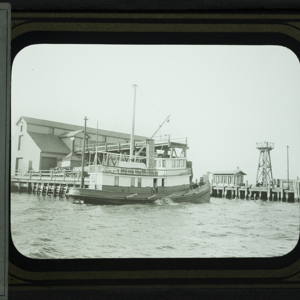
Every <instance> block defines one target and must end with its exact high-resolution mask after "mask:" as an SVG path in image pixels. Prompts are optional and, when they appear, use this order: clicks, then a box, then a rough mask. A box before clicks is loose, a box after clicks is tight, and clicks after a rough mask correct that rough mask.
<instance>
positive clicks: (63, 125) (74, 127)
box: [16, 116, 148, 141]
mask: <svg viewBox="0 0 300 300" xmlns="http://www.w3.org/2000/svg"><path fill="white" fill-rule="evenodd" d="M22 118H23V119H24V121H25V122H26V123H27V124H32V125H40V126H47V127H54V128H61V129H65V130H68V131H77V130H82V129H83V126H79V125H72V124H66V123H60V122H54V121H49V120H42V119H36V118H30V117H24V116H23V117H20V119H19V120H18V122H17V123H16V125H18V124H19V122H20V121H21V119H22ZM86 132H87V133H90V134H97V129H96V128H91V127H87V128H86ZM98 134H99V135H102V136H110V137H115V138H122V139H128V140H129V139H130V134H128V133H122V132H116V131H109V130H104V129H98ZM147 138H148V137H145V136H140V135H135V139H136V140H138V141H144V140H145V139H147Z"/></svg>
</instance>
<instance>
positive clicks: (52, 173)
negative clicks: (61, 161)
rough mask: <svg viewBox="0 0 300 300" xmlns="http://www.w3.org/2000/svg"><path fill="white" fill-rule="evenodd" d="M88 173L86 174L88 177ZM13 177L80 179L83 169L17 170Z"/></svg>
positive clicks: (59, 179)
mask: <svg viewBox="0 0 300 300" xmlns="http://www.w3.org/2000/svg"><path fill="white" fill-rule="evenodd" d="M86 175H87V174H85V177H86ZM12 179H28V180H53V181H56V180H57V181H74V182H76V181H80V180H81V171H76V172H74V171H72V170H40V171H28V172H26V173H23V172H16V173H15V175H12Z"/></svg>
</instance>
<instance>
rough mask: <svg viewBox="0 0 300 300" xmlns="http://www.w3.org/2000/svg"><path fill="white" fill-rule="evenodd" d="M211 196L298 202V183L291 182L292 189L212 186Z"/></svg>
mask: <svg viewBox="0 0 300 300" xmlns="http://www.w3.org/2000/svg"><path fill="white" fill-rule="evenodd" d="M211 196H212V197H217V198H228V199H233V198H239V199H252V200H268V201H283V202H300V193H299V181H298V182H297V181H295V182H293V188H289V189H287V188H284V187H283V185H282V184H281V186H280V187H278V186H275V187H274V186H273V187H272V186H268V187H264V186H251V185H250V186H248V184H247V183H246V185H243V186H226V185H214V186H212V187H211Z"/></svg>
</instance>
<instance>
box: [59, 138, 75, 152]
mask: <svg viewBox="0 0 300 300" xmlns="http://www.w3.org/2000/svg"><path fill="white" fill-rule="evenodd" d="M61 140H62V141H63V142H64V143H65V144H66V146H67V147H68V148H69V149H70V151H71V150H72V143H73V141H72V140H71V139H70V138H68V137H67V138H62V139H61Z"/></svg>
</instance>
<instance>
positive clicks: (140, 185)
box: [138, 178, 142, 187]
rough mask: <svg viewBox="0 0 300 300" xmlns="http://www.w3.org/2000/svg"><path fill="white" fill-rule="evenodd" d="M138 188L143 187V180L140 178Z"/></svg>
mask: <svg viewBox="0 0 300 300" xmlns="http://www.w3.org/2000/svg"><path fill="white" fill-rule="evenodd" d="M138 187H142V178H138Z"/></svg>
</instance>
